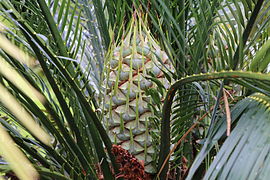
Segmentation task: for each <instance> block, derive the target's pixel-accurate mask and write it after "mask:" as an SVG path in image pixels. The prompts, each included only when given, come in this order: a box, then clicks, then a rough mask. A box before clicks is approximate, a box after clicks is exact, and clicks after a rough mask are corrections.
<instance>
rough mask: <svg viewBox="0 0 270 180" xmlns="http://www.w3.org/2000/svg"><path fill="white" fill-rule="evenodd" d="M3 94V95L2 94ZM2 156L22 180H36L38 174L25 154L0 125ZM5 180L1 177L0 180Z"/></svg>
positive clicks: (0, 153) (0, 151) (0, 152)
mask: <svg viewBox="0 0 270 180" xmlns="http://www.w3.org/2000/svg"><path fill="white" fill-rule="evenodd" d="M1 94H2V93H1ZM0 155H1V156H3V157H4V159H5V160H6V161H7V162H8V163H9V166H10V167H11V168H12V170H13V171H14V172H15V174H16V175H17V176H18V177H19V179H22V180H36V179H38V173H37V171H36V170H35V169H34V167H33V166H32V165H31V163H30V162H29V160H28V159H27V158H26V157H25V156H24V154H23V153H22V152H21V151H20V150H19V148H17V147H16V146H15V142H14V141H13V140H12V139H11V137H10V136H9V134H8V133H7V132H6V131H5V130H4V129H3V127H2V125H0ZM1 179H3V178H2V177H0V180H1Z"/></svg>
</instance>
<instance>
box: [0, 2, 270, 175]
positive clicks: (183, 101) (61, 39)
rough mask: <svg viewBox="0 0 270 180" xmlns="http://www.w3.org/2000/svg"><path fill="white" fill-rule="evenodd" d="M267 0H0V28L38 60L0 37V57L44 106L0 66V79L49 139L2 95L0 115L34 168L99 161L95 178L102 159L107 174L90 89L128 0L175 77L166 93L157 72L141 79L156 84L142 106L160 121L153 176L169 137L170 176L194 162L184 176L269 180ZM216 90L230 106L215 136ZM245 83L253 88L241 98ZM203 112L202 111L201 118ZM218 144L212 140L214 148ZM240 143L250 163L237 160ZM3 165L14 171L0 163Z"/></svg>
mask: <svg viewBox="0 0 270 180" xmlns="http://www.w3.org/2000/svg"><path fill="white" fill-rule="evenodd" d="M269 6H270V4H269V2H268V1H263V0H258V1H251V0H248V1H240V0H231V1H223V0H211V1H203V0H197V1H195V0H183V1H165V0H152V1H148V0H142V1H139V0H132V1H122V0H117V1H111V0H106V1H101V0H93V1H86V0H77V1H73V0H61V1H59V0H55V1H52V0H48V1H45V0H35V1H18V0H9V1H6V0H2V1H1V0H0V9H1V15H3V21H4V22H3V25H2V24H0V30H1V34H3V35H4V36H6V38H8V39H9V40H11V41H12V43H13V44H15V45H17V46H19V47H20V49H22V50H23V51H26V52H27V53H28V54H29V55H30V56H33V57H34V58H36V59H37V61H38V62H35V61H33V62H34V63H33V64H34V67H32V66H31V65H30V68H29V67H28V66H27V65H26V63H25V62H18V61H17V60H16V59H18V58H16V55H15V56H12V55H10V53H9V52H8V51H7V49H5V48H4V47H5V46H1V48H2V49H3V50H0V55H1V60H2V59H3V61H4V62H6V63H8V64H9V66H12V69H13V71H15V72H16V73H12V74H17V75H19V76H21V77H23V79H24V81H25V82H27V83H28V84H30V86H32V87H34V88H35V89H36V90H35V91H37V92H38V93H39V94H40V95H41V96H42V97H44V101H43V104H42V103H40V102H38V100H36V99H34V98H32V96H31V95H30V96H29V93H28V92H29V91H27V92H26V91H24V88H23V89H22V88H20V87H19V86H18V85H17V84H16V82H14V81H12V80H11V79H9V78H8V76H7V74H11V73H4V72H2V71H1V72H0V74H1V76H0V84H1V86H5V87H4V88H5V90H6V89H7V90H8V93H9V94H12V96H13V97H16V102H17V103H19V105H20V106H21V107H22V108H24V109H25V110H26V112H27V113H28V114H29V115H30V117H31V118H33V119H34V120H35V121H36V122H37V123H38V124H40V125H41V127H43V128H44V129H45V130H46V131H47V132H48V133H49V134H50V135H51V136H52V137H53V138H54V140H53V143H52V144H53V145H52V146H48V145H46V144H44V143H43V141H41V140H39V139H38V138H36V136H37V135H35V134H34V133H31V130H30V129H31V128H28V127H27V126H26V125H25V124H24V123H22V121H20V118H18V115H16V113H14V109H12V107H9V106H8V105H7V104H6V103H7V102H8V101H7V100H5V99H1V102H2V103H1V104H0V113H1V114H0V118H1V119H0V123H1V124H2V125H3V127H4V128H5V129H6V130H7V132H8V133H9V135H10V136H11V137H12V139H13V141H15V143H16V144H17V145H19V147H20V148H21V149H22V150H23V151H24V152H25V154H26V155H27V156H28V157H29V160H30V161H31V163H32V164H33V165H34V167H35V168H36V170H37V171H38V172H39V173H40V175H41V177H42V178H43V177H44V178H52V179H53V178H59V179H87V178H88V179H89V178H90V179H91V178H93V179H94V178H98V177H101V175H100V174H99V173H100V172H101V171H102V172H103V175H104V179H113V173H112V170H111V167H110V163H112V167H114V170H115V173H116V174H117V168H116V165H115V161H114V157H113V155H112V153H111V146H112V143H111V142H110V140H109V138H108V136H107V134H106V131H105V130H104V129H103V125H102V124H101V121H100V119H102V118H103V117H102V116H103V115H102V114H100V113H99V109H100V103H99V102H98V98H100V97H99V91H100V90H101V86H100V85H101V83H102V82H101V80H102V77H104V73H106V72H104V71H103V69H104V62H105V59H106V54H107V53H108V52H107V51H108V50H109V49H110V47H114V46H116V44H115V43H117V42H119V41H121V39H124V35H125V34H126V32H125V31H126V29H128V28H129V26H130V25H131V23H130V22H131V21H132V18H133V16H134V14H133V13H134V10H135V11H136V10H138V9H139V10H140V11H141V13H142V14H143V15H145V17H146V18H148V24H147V26H149V27H150V31H151V32H150V33H152V35H153V37H155V39H158V40H159V41H160V42H159V43H160V44H161V48H162V49H164V50H165V51H166V53H167V55H168V56H169V59H170V61H171V64H173V66H174V70H171V69H170V70H169V71H170V73H171V74H172V76H173V78H172V80H169V81H170V82H172V84H173V85H172V87H171V88H170V89H169V91H168V92H166V90H165V88H163V87H162V86H163V85H162V83H161V82H159V81H158V80H157V79H155V77H149V79H151V80H152V81H153V82H155V83H156V84H157V87H158V88H157V90H155V89H149V91H147V92H146V93H147V95H150V97H151V98H152V99H153V101H151V102H154V103H153V104H149V107H151V110H152V111H153V114H154V116H153V117H151V118H150V119H151V121H153V122H154V124H155V126H156V128H157V129H160V128H161V133H156V132H153V133H152V134H153V136H152V137H153V138H154V140H153V143H155V151H156V153H158V152H160V153H159V156H158V155H157V154H156V155H155V157H154V158H155V159H157V160H158V161H159V165H158V166H159V172H158V173H159V174H158V175H160V178H161V179H165V177H166V174H167V173H168V166H166V165H167V164H166V163H167V161H165V160H166V159H167V160H168V159H170V158H169V156H168V153H169V147H170V146H171V145H176V144H178V146H177V148H176V150H175V152H174V153H173V155H172V157H171V159H170V164H171V167H170V170H171V171H172V170H174V169H176V172H177V173H176V174H178V177H179V176H186V175H187V170H188V169H189V167H190V166H191V165H192V166H191V169H190V170H189V175H188V179H192V178H194V177H195V176H197V174H198V172H201V171H200V170H202V171H204V170H207V171H206V174H203V173H201V174H200V177H204V178H205V179H215V178H221V179H222V178H225V177H226V178H230V177H232V176H235V177H236V176H237V177H239V179H241V178H242V179H245V177H247V175H251V177H254V178H255V176H257V177H260V178H262V179H266V175H267V173H266V172H267V170H268V169H269V167H268V166H267V165H266V164H267V162H268V159H269V158H268V154H269V153H268V151H269V147H268V146H267V145H266V146H263V143H265V142H267V141H268V139H269V137H268V135H267V134H266V133H265V132H266V130H267V128H266V127H267V126H268V121H267V119H268V116H269V114H268V110H267V108H268V103H269V98H268V97H267V96H269V95H270V94H269V93H270V80H269V75H268V74H266V72H269V68H268V65H269V52H270V51H269V47H270V46H269V45H270V43H269V30H268V29H269V22H270V21H269ZM141 7H143V8H141ZM0 20H2V17H1V19H0ZM6 46H7V45H6ZM18 52H19V51H18ZM109 53H110V52H109ZM18 54H20V53H18ZM20 59H23V58H20ZM33 64H32V65H33ZM1 67H2V66H1ZM31 68H32V69H31ZM0 69H1V68H0ZM224 70H225V71H224ZM229 70H235V71H229ZM251 71H252V72H251ZM257 72H260V73H257ZM201 73H202V74H201ZM37 74H38V75H37ZM164 74H165V76H166V77H167V78H168V79H170V76H169V75H167V74H166V72H164ZM194 74H195V75H194ZM102 81H103V80H102ZM223 88H227V89H230V91H231V92H233V93H232V97H231V98H235V100H234V101H232V102H231V104H230V105H231V106H230V107H232V110H231V115H232V120H233V129H232V132H231V135H230V136H229V137H226V136H224V133H225V130H226V117H225V116H226V114H224V113H223V106H224V105H223V98H225V97H223V96H222V92H223ZM217 92H219V93H217ZM253 92H260V93H261V94H255V95H252V96H249V95H250V94H252V93H253ZM165 93H167V96H166V97H167V98H166V99H165V101H164V102H163V97H164V96H165ZM262 94H263V95H262ZM245 96H248V97H247V98H245V99H244V100H242V101H239V99H243V98H244V97H245ZM101 101H102V100H101ZM238 101H239V102H238ZM258 101H259V102H258ZM44 102H45V103H44ZM237 102H238V103H237ZM162 108H163V109H162ZM161 111H162V113H161ZM207 114H208V116H207ZM249 115H251V116H249ZM206 116H207V117H206ZM202 117H204V118H205V117H206V119H205V120H203V122H201V123H200V124H199V122H197V120H202ZM253 117H256V118H257V117H258V118H257V119H258V121H254V119H253ZM160 121H161V122H160ZM14 123H15V124H16V125H14ZM196 125H199V126H200V127H199V128H195V126H196ZM254 126H255V127H257V128H256V129H254ZM199 129H203V131H199ZM249 129H253V130H254V131H252V132H249V131H248V130H249ZM28 130H30V131H28ZM192 130H193V131H192ZM188 133H190V134H189V135H188ZM183 137H184V138H186V141H185V142H181V141H183ZM259 138H260V139H259ZM201 139H202V140H201ZM258 139H259V140H258ZM198 140H201V141H200V143H197V142H198ZM103 143H104V145H103ZM159 143H161V145H160V144H159ZM179 144H180V145H179ZM219 145H220V146H221V149H219V148H215V149H213V147H214V146H215V147H218V146H219ZM104 146H105V147H106V149H105V150H104ZM200 147H202V149H201V150H199V149H200ZM197 153H199V154H198V155H197ZM248 153H250V154H251V156H250V161H249V163H245V164H243V161H242V159H243V157H244V158H245V157H246V156H245V155H246V154H248ZM214 156H216V157H215V158H214ZM206 157H207V158H208V161H206ZM256 158H258V161H257V162H255V159H256ZM109 159H110V160H109ZM183 159H184V160H183ZM194 159H195V160H194ZM204 160H205V161H204ZM193 161H194V162H193ZM1 162H2V160H1ZM205 162H206V163H205ZM241 166H245V167H246V168H245V169H244V170H243V169H239V167H241ZM184 168H186V170H185V171H184V170H183V169H184ZM0 169H1V171H2V169H3V171H5V172H9V171H10V170H11V169H10V168H9V167H7V166H2V165H0ZM255 171H256V172H258V173H257V174H256V173H253V172H255ZM64 176H66V177H64Z"/></svg>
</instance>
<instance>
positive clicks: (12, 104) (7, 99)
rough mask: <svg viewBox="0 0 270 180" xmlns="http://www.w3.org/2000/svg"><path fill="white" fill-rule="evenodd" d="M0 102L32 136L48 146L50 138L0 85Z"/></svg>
mask: <svg viewBox="0 0 270 180" xmlns="http://www.w3.org/2000/svg"><path fill="white" fill-rule="evenodd" d="M0 102H2V103H3V104H4V105H5V106H6V107H7V108H8V109H9V110H10V112H12V113H13V114H14V115H15V116H16V117H17V118H18V119H19V120H20V121H21V122H22V124H23V125H24V126H25V127H26V128H27V129H29V130H30V131H31V132H32V134H33V135H34V136H36V137H37V138H38V139H40V140H41V141H42V142H43V143H45V144H47V145H49V144H50V136H49V135H48V134H47V133H46V132H45V131H44V130H43V129H42V128H41V127H40V126H39V125H38V124H37V123H36V122H35V120H34V119H33V118H32V116H31V115H30V114H29V113H28V112H27V111H26V110H25V109H24V108H23V106H21V105H20V104H19V103H18V102H17V101H16V99H15V98H14V97H13V96H12V95H11V94H10V93H9V92H8V90H7V89H6V88H5V87H4V86H3V85H1V84H0Z"/></svg>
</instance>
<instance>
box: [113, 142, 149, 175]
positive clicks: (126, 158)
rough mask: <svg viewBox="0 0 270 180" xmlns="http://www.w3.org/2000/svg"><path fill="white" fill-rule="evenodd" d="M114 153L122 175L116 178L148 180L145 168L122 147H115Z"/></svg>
mask: <svg viewBox="0 0 270 180" xmlns="http://www.w3.org/2000/svg"><path fill="white" fill-rule="evenodd" d="M112 153H113V154H114V155H115V157H116V162H117V163H118V164H119V165H120V169H119V170H120V173H119V174H118V175H117V177H116V178H124V179H128V180H144V179H147V178H146V174H145V172H144V166H143V165H142V164H141V163H140V162H139V161H138V159H137V158H136V157H135V156H133V155H132V154H130V153H129V152H128V151H127V150H125V149H123V148H122V147H121V146H120V145H113V147H112Z"/></svg>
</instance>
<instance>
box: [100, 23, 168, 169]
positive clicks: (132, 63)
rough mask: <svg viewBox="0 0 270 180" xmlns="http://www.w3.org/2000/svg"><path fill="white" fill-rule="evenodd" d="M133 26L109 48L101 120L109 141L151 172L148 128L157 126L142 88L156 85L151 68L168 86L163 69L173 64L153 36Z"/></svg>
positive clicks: (151, 162) (150, 138)
mask: <svg viewBox="0 0 270 180" xmlns="http://www.w3.org/2000/svg"><path fill="white" fill-rule="evenodd" d="M134 29H135V28H134ZM134 29H133V31H130V33H129V34H128V35H127V36H126V38H125V40H124V41H123V42H122V44H120V45H119V46H118V47H115V48H114V49H113V50H112V52H113V55H112V56H111V58H110V60H109V61H108V63H107V66H106V68H107V77H106V83H105V84H106V95H105V96H106V97H105V102H104V107H105V116H104V117H105V118H104V124H105V127H106V128H107V131H108V133H109V137H110V138H111V140H112V142H114V143H116V144H119V145H121V147H122V148H124V149H126V150H128V151H129V152H130V153H131V154H133V155H134V156H135V157H136V158H138V159H139V160H142V161H144V165H145V169H146V171H147V172H150V173H154V172H155V171H156V169H155V165H154V163H153V160H152V155H153V154H154V153H155V151H154V149H153V147H152V143H151V142H152V137H151V135H150V131H156V129H153V126H152V125H151V122H149V119H148V118H149V117H151V116H152V115H153V114H152V112H151V111H150V109H149V108H148V103H149V102H150V101H151V98H150V97H149V96H147V95H146V93H145V90H146V89H149V88H156V87H155V86H156V85H155V83H153V82H151V80H149V79H147V78H146V77H147V76H148V77H149V75H150V72H151V73H152V74H154V75H155V77H156V78H158V79H159V80H160V81H161V82H162V83H163V84H164V86H165V87H168V86H169V82H168V81H167V80H166V78H165V77H164V73H163V71H165V72H166V71H167V68H168V69H172V67H171V64H170V63H169V59H168V56H167V55H166V53H165V52H164V51H162V50H161V49H160V47H159V46H158V45H157V43H156V42H155V41H154V40H153V38H152V37H151V36H150V35H146V33H142V32H141V33H139V32H137V33H136V31H135V30H134ZM135 34H136V40H134V37H135ZM133 42H135V43H133Z"/></svg>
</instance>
